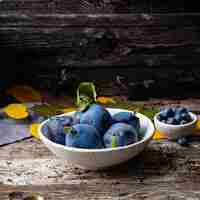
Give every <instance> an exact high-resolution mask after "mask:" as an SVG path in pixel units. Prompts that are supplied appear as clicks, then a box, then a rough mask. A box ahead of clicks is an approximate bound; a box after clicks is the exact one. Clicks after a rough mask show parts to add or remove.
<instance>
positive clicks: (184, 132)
mask: <svg viewBox="0 0 200 200" xmlns="http://www.w3.org/2000/svg"><path fill="white" fill-rule="evenodd" d="M160 113H161V112H159V113H157V114H156V115H155V116H154V124H155V127H156V129H157V130H159V131H160V132H161V133H164V134H165V135H166V136H167V138H168V139H170V140H176V139H177V138H180V137H184V136H189V135H191V133H192V130H193V129H194V128H195V127H196V122H197V116H196V115H195V114H194V113H192V112H189V114H190V116H191V118H192V121H191V122H189V123H186V124H180V125H174V124H166V123H164V122H161V121H159V120H158V115H159V114H160Z"/></svg>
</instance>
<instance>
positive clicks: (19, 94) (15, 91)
mask: <svg viewBox="0 0 200 200" xmlns="http://www.w3.org/2000/svg"><path fill="white" fill-rule="evenodd" d="M6 93H7V94H9V95H12V96H13V97H15V98H16V99H17V100H18V101H20V102H41V100H42V98H41V95H40V93H39V92H38V91H36V90H34V89H33V88H32V87H30V86H26V85H15V86H13V87H11V88H9V89H8V90H7V91H6Z"/></svg>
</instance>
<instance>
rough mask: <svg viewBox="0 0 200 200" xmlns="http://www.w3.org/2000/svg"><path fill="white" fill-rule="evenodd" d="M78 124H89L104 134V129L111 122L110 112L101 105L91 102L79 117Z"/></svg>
mask: <svg viewBox="0 0 200 200" xmlns="http://www.w3.org/2000/svg"><path fill="white" fill-rule="evenodd" d="M80 124H89V125H91V126H94V127H95V128H96V129H97V131H99V133H100V134H101V136H103V135H104V133H105V132H106V130H107V129H108V128H109V127H110V125H111V124H112V117H111V115H110V113H109V112H108V111H107V110H106V109H105V108H104V107H103V106H101V105H98V104H92V105H91V106H90V107H89V108H88V109H87V110H86V111H85V112H83V114H82V115H81V117H80Z"/></svg>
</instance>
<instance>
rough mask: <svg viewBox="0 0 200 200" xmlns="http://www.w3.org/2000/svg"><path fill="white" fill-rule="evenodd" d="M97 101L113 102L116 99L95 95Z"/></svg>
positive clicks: (103, 102)
mask: <svg viewBox="0 0 200 200" xmlns="http://www.w3.org/2000/svg"><path fill="white" fill-rule="evenodd" d="M97 102H98V103H102V104H115V103H116V101H115V100H114V99H113V98H112V97H104V96H100V97H97Z"/></svg>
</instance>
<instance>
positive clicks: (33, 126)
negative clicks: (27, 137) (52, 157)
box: [29, 123, 40, 139]
mask: <svg viewBox="0 0 200 200" xmlns="http://www.w3.org/2000/svg"><path fill="white" fill-rule="evenodd" d="M39 126H40V124H38V123H34V124H31V125H30V126H29V132H30V133H31V135H32V136H33V137H35V138H37V139H40V136H39V131H38V130H39Z"/></svg>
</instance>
